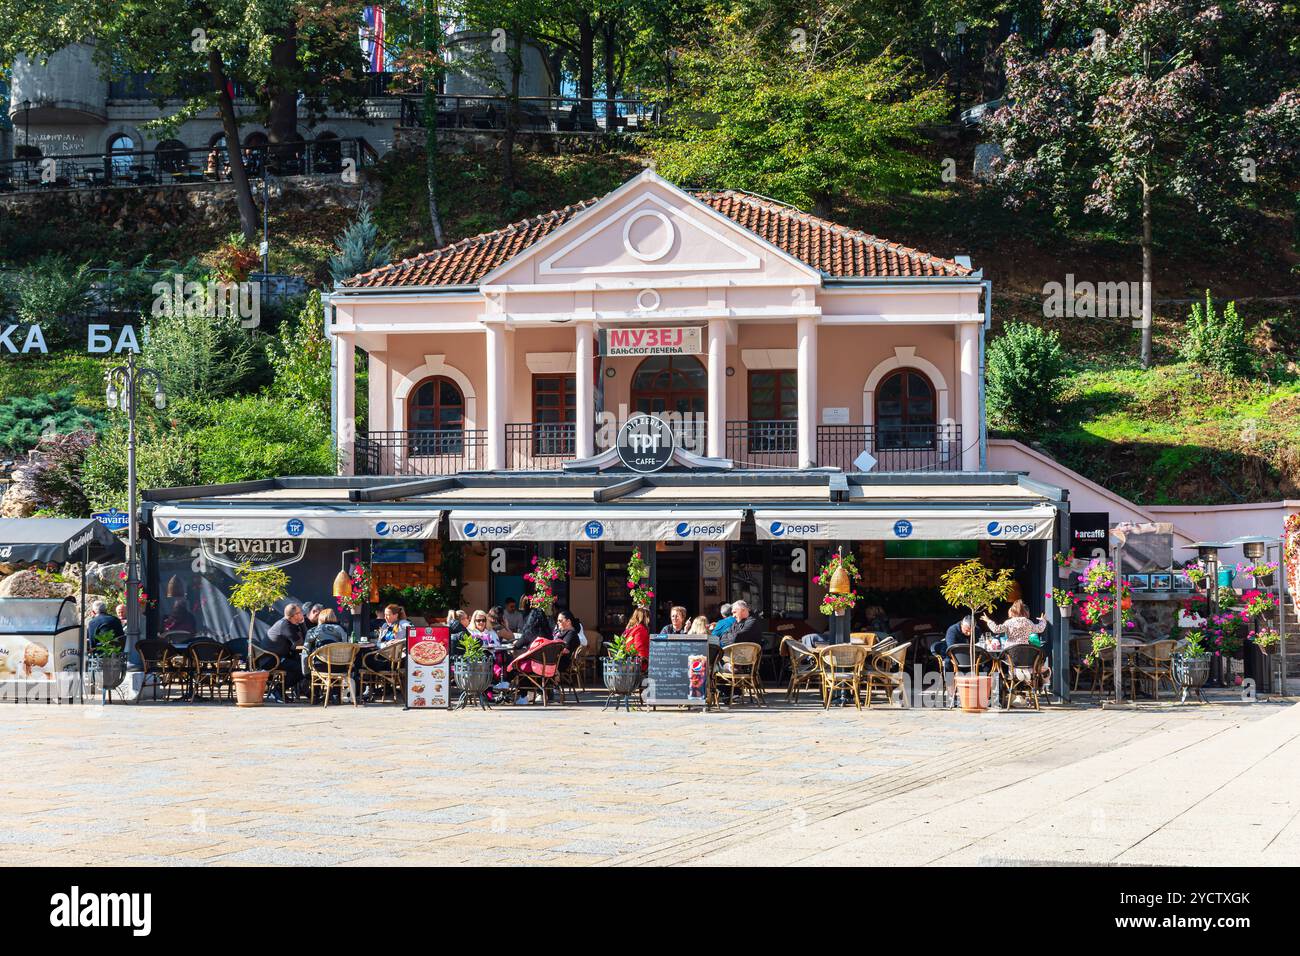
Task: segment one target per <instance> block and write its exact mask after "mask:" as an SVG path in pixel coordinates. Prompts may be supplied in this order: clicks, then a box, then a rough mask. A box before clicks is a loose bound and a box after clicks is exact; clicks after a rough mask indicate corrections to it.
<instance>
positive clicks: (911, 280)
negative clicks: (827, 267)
mask: <svg viewBox="0 0 1300 956" xmlns="http://www.w3.org/2000/svg"><path fill="white" fill-rule="evenodd" d="M983 276H984V270H982V269H980V270H978V271H976V272H972V273H971V274H970V275H968V276H828V275H823V276H822V285H825V286H859V285H866V286H891V285H896V286H899V287H906V286H916V285H958V286H970V285H978V284H982V283H983V282H984V281H986V280H985V279H984V278H983Z"/></svg>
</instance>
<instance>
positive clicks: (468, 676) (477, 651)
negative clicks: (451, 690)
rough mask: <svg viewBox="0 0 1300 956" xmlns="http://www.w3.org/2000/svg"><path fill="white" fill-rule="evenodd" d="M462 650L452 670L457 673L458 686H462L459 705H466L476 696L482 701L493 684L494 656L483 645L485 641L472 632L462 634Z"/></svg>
mask: <svg viewBox="0 0 1300 956" xmlns="http://www.w3.org/2000/svg"><path fill="white" fill-rule="evenodd" d="M460 651H461V653H460V657H458V658H456V661H455V664H454V665H453V667H452V671H453V673H455V675H456V686H457V687H459V688H460V701H459V702H458V703H457V706H458V707H464V706H465V705H466V704H467V703H468V702H469V701H470V700H472V699H474V698H478V700H479V701H482V700H483V695H484V694H486V693H487V689H488V688H489V687H491V686H492V656H491V655H490V654H488V652H487V650H486V649H485V648H484V647H483V642H482V641H480V640H479V639H478V638H477V637H474V636H473V635H472V634H465V635H462V637H461V639H460Z"/></svg>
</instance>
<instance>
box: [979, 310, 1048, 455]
mask: <svg viewBox="0 0 1300 956" xmlns="http://www.w3.org/2000/svg"><path fill="white" fill-rule="evenodd" d="M985 366H986V368H985V403H986V406H987V408H988V412H989V417H990V418H992V419H993V421H994V422H996V423H998V424H1001V425H1005V426H1007V427H1010V428H1017V429H1023V428H1032V427H1034V426H1035V425H1041V424H1042V422H1043V421H1044V420H1045V419H1046V418H1048V417H1049V416H1050V415H1051V413H1052V410H1053V406H1054V404H1055V402H1056V397H1057V395H1058V394H1059V393H1060V389H1061V380H1062V378H1063V377H1064V375H1065V354H1064V352H1062V350H1061V340H1060V337H1059V336H1058V335H1057V333H1056V332H1054V331H1048V330H1046V329H1040V328H1039V327H1038V326H1036V325H1029V324H1027V323H1022V322H1008V323H1007V325H1006V327H1005V328H1004V329H1003V330H1002V334H1001V335H1000V336H998V338H996V339H995V340H994V341H993V342H992V344H991V345H990V346H989V350H988V356H987V359H986V362H985Z"/></svg>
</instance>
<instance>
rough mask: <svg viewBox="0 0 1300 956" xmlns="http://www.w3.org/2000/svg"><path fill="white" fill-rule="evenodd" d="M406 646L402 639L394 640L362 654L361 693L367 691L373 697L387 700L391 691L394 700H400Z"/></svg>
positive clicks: (363, 693)
mask: <svg viewBox="0 0 1300 956" xmlns="http://www.w3.org/2000/svg"><path fill="white" fill-rule="evenodd" d="M404 653H405V648H404V647H403V646H402V642H401V641H393V642H392V643H389V644H386V645H384V646H383V647H381V648H379V649H377V650H373V651H367V652H365V653H363V654H362V655H361V668H360V672H359V674H360V680H361V693H362V695H363V696H364V695H365V694H366V692H367V691H369V692H370V693H371V694H372V695H374V698H373V699H376V700H385V699H387V697H388V695H389V694H390V693H391V694H392V697H393V700H398V699H399V695H400V693H401V689H402V656H403V654H404Z"/></svg>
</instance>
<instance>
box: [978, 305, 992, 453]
mask: <svg viewBox="0 0 1300 956" xmlns="http://www.w3.org/2000/svg"><path fill="white" fill-rule="evenodd" d="M980 285H981V286H982V287H983V289H984V324H983V325H981V326H980V347H979V377H980V471H988V470H989V427H988V413H987V412H986V411H985V407H984V337H985V336H986V335H987V334H988V329H989V326H990V325H991V324H992V323H993V280H992V279H984V280H982V281H981V282H980Z"/></svg>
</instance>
